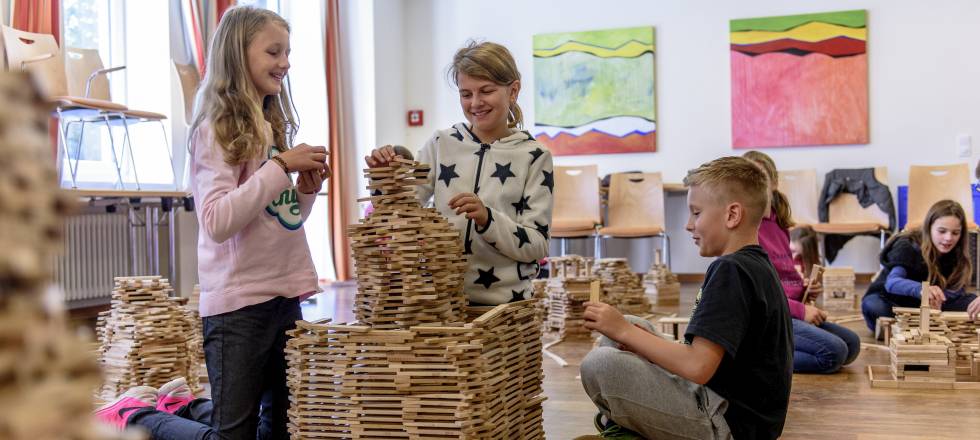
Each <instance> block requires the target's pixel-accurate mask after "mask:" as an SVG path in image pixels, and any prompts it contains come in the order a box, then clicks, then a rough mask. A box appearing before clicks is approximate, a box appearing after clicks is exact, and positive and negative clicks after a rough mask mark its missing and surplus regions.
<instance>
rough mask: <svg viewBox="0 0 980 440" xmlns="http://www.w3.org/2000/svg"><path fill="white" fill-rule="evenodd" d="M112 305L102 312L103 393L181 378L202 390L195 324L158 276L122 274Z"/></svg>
mask: <svg viewBox="0 0 980 440" xmlns="http://www.w3.org/2000/svg"><path fill="white" fill-rule="evenodd" d="M115 284H116V287H115V289H114V290H113V292H112V301H111V303H110V304H111V307H110V309H109V310H108V311H105V312H102V313H100V314H99V320H98V333H99V340H100V342H101V348H100V350H99V352H100V354H101V359H100V361H101V363H102V367H103V371H104V372H105V384H104V385H103V386H102V391H101V393H100V395H101V398H102V399H103V400H112V399H115V398H116V396H118V395H120V394H122V393H123V392H125V391H126V390H128V389H129V388H131V387H134V386H137V385H148V386H151V387H159V386H161V385H163V384H165V383H167V382H169V381H171V380H173V379H176V378H178V377H184V378H186V379H187V385H188V386H190V387H191V390H193V391H194V392H200V391H201V387H200V385H199V382H198V377H199V374H198V372H199V371H200V368H201V367H200V364H199V363H198V362H197V360H196V359H195V358H194V356H192V346H193V343H194V339H193V333H194V325H193V322H192V321H193V320H192V319H191V317H190V315H189V314H188V313H187V311H186V310H184V309H183V308H182V307H181V306H179V305H178V301H177V299H176V298H171V297H170V293H171V288H170V283H169V282H168V281H167V279H165V278H160V277H159V276H146V277H117V278H115Z"/></svg>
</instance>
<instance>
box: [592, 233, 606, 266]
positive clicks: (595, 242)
mask: <svg viewBox="0 0 980 440" xmlns="http://www.w3.org/2000/svg"><path fill="white" fill-rule="evenodd" d="M603 243H604V241H603V240H602V237H600V236H599V234H596V235H595V237H593V238H592V255H593V256H594V257H595V259H596V260H598V259H600V258H602V245H603Z"/></svg>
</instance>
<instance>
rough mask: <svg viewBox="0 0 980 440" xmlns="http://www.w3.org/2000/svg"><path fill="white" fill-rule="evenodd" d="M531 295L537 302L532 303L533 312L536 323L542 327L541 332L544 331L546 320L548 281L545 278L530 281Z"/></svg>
mask: <svg viewBox="0 0 980 440" xmlns="http://www.w3.org/2000/svg"><path fill="white" fill-rule="evenodd" d="M531 293H533V295H534V296H533V298H534V299H535V300H537V302H535V303H534V310H535V312H537V319H538V322H540V323H541V325H542V327H541V330H542V331H544V325H545V322H546V321H547V320H548V280H547V279H546V278H538V279H534V280H531Z"/></svg>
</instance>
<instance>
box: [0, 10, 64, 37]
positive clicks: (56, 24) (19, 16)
mask: <svg viewBox="0 0 980 440" xmlns="http://www.w3.org/2000/svg"><path fill="white" fill-rule="evenodd" d="M59 3H60V2H59V1H58V0H13V13H12V14H11V20H10V23H11V25H12V26H13V27H14V29H20V30H22V31H27V32H35V33H39V34H51V35H54V39H55V41H57V42H58V43H59V44H60V43H61V7H60V5H59Z"/></svg>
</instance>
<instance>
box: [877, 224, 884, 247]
mask: <svg viewBox="0 0 980 440" xmlns="http://www.w3.org/2000/svg"><path fill="white" fill-rule="evenodd" d="M884 248H885V230H884V229H882V230H881V243H880V244H879V245H878V249H879V250H880V249H884Z"/></svg>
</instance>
